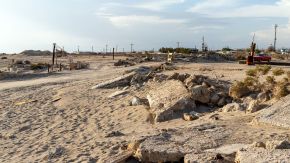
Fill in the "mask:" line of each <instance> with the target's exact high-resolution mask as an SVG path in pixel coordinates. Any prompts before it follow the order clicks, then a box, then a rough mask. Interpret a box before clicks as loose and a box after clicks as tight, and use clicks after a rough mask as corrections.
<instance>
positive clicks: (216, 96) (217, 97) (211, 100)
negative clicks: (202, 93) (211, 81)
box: [210, 94, 220, 104]
mask: <svg viewBox="0 0 290 163" xmlns="http://www.w3.org/2000/svg"><path fill="white" fill-rule="evenodd" d="M219 99H220V97H219V95H217V94H214V95H212V96H211V98H210V102H211V103H212V104H217V103H218V102H219Z"/></svg>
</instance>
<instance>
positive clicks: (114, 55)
mask: <svg viewBox="0 0 290 163" xmlns="http://www.w3.org/2000/svg"><path fill="white" fill-rule="evenodd" d="M113 60H115V48H113Z"/></svg>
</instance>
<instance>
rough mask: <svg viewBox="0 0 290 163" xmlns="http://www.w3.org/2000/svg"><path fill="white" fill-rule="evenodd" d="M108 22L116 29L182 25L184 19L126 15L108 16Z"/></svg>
mask: <svg viewBox="0 0 290 163" xmlns="http://www.w3.org/2000/svg"><path fill="white" fill-rule="evenodd" d="M107 18H108V19H109V21H110V22H111V23H112V24H113V25H114V26H117V27H128V26H132V25H138V24H183V23H185V22H186V20H184V19H166V18H161V17H159V16H143V15H128V16H109V17H107Z"/></svg>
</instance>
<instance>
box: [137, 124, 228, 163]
mask: <svg viewBox="0 0 290 163" xmlns="http://www.w3.org/2000/svg"><path fill="white" fill-rule="evenodd" d="M230 132H231V131H229V130H226V129H225V128H223V127H218V126H213V125H209V124H205V125H198V126H195V127H189V128H184V129H176V130H172V131H166V132H162V133H160V134H158V135H154V136H150V137H149V138H146V139H145V140H144V141H143V142H142V143H141V144H140V145H139V147H138V149H137V150H136V152H135V156H136V157H137V158H138V159H139V160H140V162H183V158H184V156H185V155H186V154H189V153H195V152H197V153H200V152H202V151H203V150H204V149H211V148H217V147H218V146H220V145H221V144H222V143H223V140H225V139H226V137H227V136H229V133H230Z"/></svg>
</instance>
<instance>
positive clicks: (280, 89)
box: [230, 65, 290, 99]
mask: <svg viewBox="0 0 290 163" xmlns="http://www.w3.org/2000/svg"><path fill="white" fill-rule="evenodd" d="M270 70H271V66H269V65H262V66H256V67H255V69H249V70H247V71H246V75H247V77H246V78H245V79H244V80H243V81H239V82H236V83H234V84H233V85H232V87H231V92H230V93H231V96H232V97H233V98H236V99H237V98H241V97H243V96H246V95H249V94H252V93H260V92H264V93H268V94H270V97H273V98H276V99H280V98H282V97H285V96H287V95H288V94H289V93H290V90H289V85H290V83H289V77H290V73H289V71H288V72H287V73H286V74H287V75H286V76H285V78H283V79H282V80H281V81H276V80H277V79H276V77H278V76H282V75H284V74H285V71H284V70H283V69H281V68H275V69H273V70H272V74H273V75H272V76H266V78H265V79H266V81H264V82H262V79H263V78H264V76H265V75H267V74H268V73H269V72H270Z"/></svg>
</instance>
